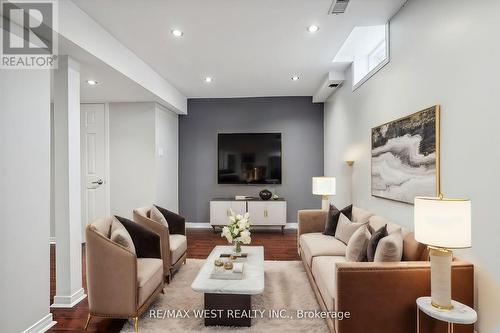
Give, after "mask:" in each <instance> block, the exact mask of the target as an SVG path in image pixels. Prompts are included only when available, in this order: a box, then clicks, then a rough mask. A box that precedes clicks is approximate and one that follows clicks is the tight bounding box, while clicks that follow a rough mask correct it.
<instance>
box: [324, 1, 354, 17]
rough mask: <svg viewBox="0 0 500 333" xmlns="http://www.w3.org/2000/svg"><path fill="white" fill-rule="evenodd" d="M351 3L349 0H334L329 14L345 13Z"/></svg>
mask: <svg viewBox="0 0 500 333" xmlns="http://www.w3.org/2000/svg"><path fill="white" fill-rule="evenodd" d="M348 4H349V0H333V1H332V5H331V6H330V9H329V10H328V14H343V13H344V12H345V10H346V8H347V5H348Z"/></svg>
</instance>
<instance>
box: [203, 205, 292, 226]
mask: <svg viewBox="0 0 500 333" xmlns="http://www.w3.org/2000/svg"><path fill="white" fill-rule="evenodd" d="M231 210H233V212H235V214H241V215H243V214H245V213H249V215H250V227H257V226H259V227H260V226H279V227H281V232H283V230H284V229H285V225H286V201H285V199H283V198H280V199H277V200H261V199H260V198H251V199H248V198H247V199H245V200H236V199H232V198H215V199H212V200H210V225H211V226H212V228H213V229H214V232H215V228H216V227H223V226H225V225H227V224H228V222H229V216H230V215H231Z"/></svg>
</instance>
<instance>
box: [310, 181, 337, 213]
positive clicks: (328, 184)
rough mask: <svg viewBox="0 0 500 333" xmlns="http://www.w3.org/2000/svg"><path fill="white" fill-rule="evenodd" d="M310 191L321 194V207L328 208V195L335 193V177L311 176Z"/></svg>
mask: <svg viewBox="0 0 500 333" xmlns="http://www.w3.org/2000/svg"><path fill="white" fill-rule="evenodd" d="M312 192H313V194H314V195H321V209H322V210H328V205H329V204H330V198H329V196H331V195H335V177H313V181H312Z"/></svg>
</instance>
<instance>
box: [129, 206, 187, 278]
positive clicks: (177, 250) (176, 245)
mask: <svg viewBox="0 0 500 333" xmlns="http://www.w3.org/2000/svg"><path fill="white" fill-rule="evenodd" d="M150 213H151V207H142V208H137V209H134V221H135V222H137V223H139V224H141V225H143V226H145V227H146V228H149V229H150V230H152V231H154V232H156V233H157V234H158V235H160V242H161V257H162V259H163V272H164V275H165V281H167V283H170V281H171V279H172V276H173V274H174V272H175V271H177V270H178V269H179V268H180V267H181V266H182V264H183V263H186V257H187V239H186V227H185V220H184V218H183V217H182V216H180V215H177V214H174V213H171V214H172V215H175V218H177V219H180V221H181V227H180V228H179V230H178V231H177V233H171V232H170V230H169V227H168V225H165V224H163V223H160V222H156V221H154V220H152V219H151V218H150ZM166 219H167V220H168V217H166Z"/></svg>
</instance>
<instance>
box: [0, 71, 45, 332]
mask: <svg viewBox="0 0 500 333" xmlns="http://www.w3.org/2000/svg"><path fill="white" fill-rule="evenodd" d="M0 92H1V96H0V157H1V162H0V223H1V226H2V232H1V233H0V237H1V239H0V267H1V269H0V276H1V278H0V295H1V297H0V309H2V310H1V311H0V323H1V325H2V329H1V330H2V332H7V333H13V332H21V331H24V330H27V329H28V328H30V327H32V325H35V324H36V323H38V325H37V326H35V327H33V330H34V331H40V330H42V329H43V328H44V327H45V328H46V327H47V326H48V325H50V324H51V323H52V315H51V314H50V313H49V288H50V283H49V276H50V272H49V266H50V265H49V232H50V74H49V72H48V71H47V70H0Z"/></svg>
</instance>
